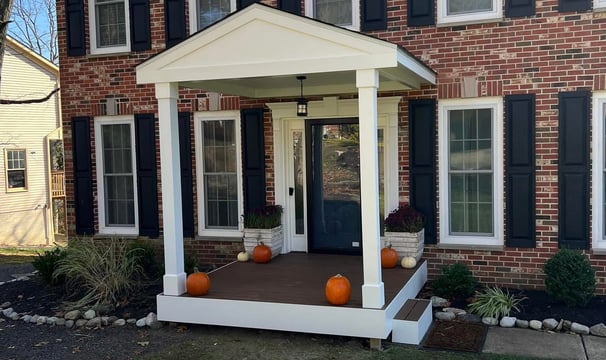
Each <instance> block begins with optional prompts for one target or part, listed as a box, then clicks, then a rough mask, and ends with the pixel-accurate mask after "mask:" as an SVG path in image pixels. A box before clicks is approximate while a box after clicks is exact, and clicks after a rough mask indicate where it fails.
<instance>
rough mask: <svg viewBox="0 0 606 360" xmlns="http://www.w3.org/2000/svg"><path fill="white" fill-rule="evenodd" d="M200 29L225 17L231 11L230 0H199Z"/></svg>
mask: <svg viewBox="0 0 606 360" xmlns="http://www.w3.org/2000/svg"><path fill="white" fill-rule="evenodd" d="M197 3H198V30H200V29H203V28H205V27H207V26H208V25H211V24H212V23H214V22H216V21H218V20H221V19H223V18H224V17H225V16H227V15H228V14H229V13H230V10H231V8H230V0H198V1H197Z"/></svg>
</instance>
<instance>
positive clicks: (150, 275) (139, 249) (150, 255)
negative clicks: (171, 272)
mask: <svg viewBox="0 0 606 360" xmlns="http://www.w3.org/2000/svg"><path fill="white" fill-rule="evenodd" d="M128 254H129V256H134V257H135V259H136V262H137V264H138V265H139V266H140V267H141V271H142V274H143V276H144V277H145V278H147V279H151V280H154V279H157V278H158V277H160V275H162V273H161V272H160V269H161V265H160V264H159V263H158V261H157V260H156V251H155V250H154V247H153V246H152V245H151V244H149V243H146V242H142V241H135V242H132V243H130V245H129V246H128Z"/></svg>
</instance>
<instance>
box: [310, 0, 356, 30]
mask: <svg viewBox="0 0 606 360" xmlns="http://www.w3.org/2000/svg"><path fill="white" fill-rule="evenodd" d="M305 14H307V15H308V16H310V17H313V18H314V19H318V20H321V21H324V22H327V23H329V24H334V25H338V26H342V27H344V28H348V29H352V30H359V29H360V2H359V1H352V0H305Z"/></svg>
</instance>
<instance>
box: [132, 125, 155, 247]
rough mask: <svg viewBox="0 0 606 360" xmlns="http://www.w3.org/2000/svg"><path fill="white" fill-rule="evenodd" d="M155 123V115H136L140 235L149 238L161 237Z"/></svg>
mask: <svg viewBox="0 0 606 360" xmlns="http://www.w3.org/2000/svg"><path fill="white" fill-rule="evenodd" d="M155 123H156V120H155V119H154V114H136V115H135V141H136V146H137V148H136V153H137V195H138V196H137V197H138V200H139V235H142V236H149V237H158V235H159V221H158V179H157V177H156V174H157V170H156V130H155Z"/></svg>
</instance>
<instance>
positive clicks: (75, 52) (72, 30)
mask: <svg viewBox="0 0 606 360" xmlns="http://www.w3.org/2000/svg"><path fill="white" fill-rule="evenodd" d="M65 2H66V4H65V21H66V22H67V55H69V56H82V55H86V41H85V38H84V36H85V35H84V1H82V0H66V1H65Z"/></svg>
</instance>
